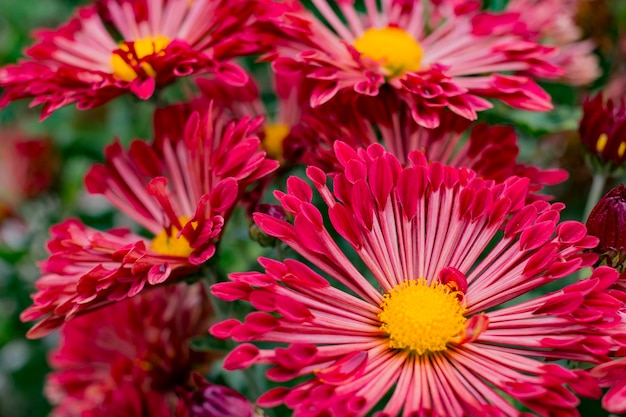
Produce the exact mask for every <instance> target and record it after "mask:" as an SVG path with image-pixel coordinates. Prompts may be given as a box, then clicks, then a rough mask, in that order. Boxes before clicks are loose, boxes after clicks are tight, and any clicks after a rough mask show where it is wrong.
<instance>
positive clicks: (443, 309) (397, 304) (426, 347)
mask: <svg viewBox="0 0 626 417" xmlns="http://www.w3.org/2000/svg"><path fill="white" fill-rule="evenodd" d="M457 296H458V291H453V290H452V289H451V288H450V287H449V286H447V285H444V284H441V283H439V282H437V281H433V282H432V283H430V284H428V283H427V282H426V280H424V279H422V278H420V279H419V280H414V279H411V280H407V281H404V282H403V283H401V284H399V285H396V286H395V287H394V288H392V289H391V291H389V292H388V293H387V294H385V295H384V296H383V302H382V305H381V306H380V308H381V309H382V311H381V312H380V313H379V314H378V318H379V319H380V321H381V322H382V325H381V326H380V328H381V330H383V331H385V332H386V333H387V334H388V335H389V347H390V348H392V349H408V350H411V351H413V352H415V353H417V354H418V355H423V354H424V353H426V352H439V351H443V350H446V346H447V344H448V342H451V341H453V340H455V339H456V338H457V337H458V336H459V335H460V334H461V333H462V332H463V330H464V329H465V323H466V321H467V319H466V318H465V317H463V314H464V313H465V307H463V306H462V305H461V303H460V302H459V298H458V297H457Z"/></svg>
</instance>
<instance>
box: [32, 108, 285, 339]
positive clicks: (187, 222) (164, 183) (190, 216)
mask: <svg viewBox="0 0 626 417" xmlns="http://www.w3.org/2000/svg"><path fill="white" fill-rule="evenodd" d="M190 110H191V109H190V108H188V107H187V106H172V107H170V108H166V109H163V110H158V111H157V113H156V114H155V125H156V129H155V131H156V132H157V134H156V136H157V137H156V139H155V142H154V144H152V145H148V144H146V143H145V142H144V141H141V140H136V141H134V142H133V143H132V144H131V146H130V150H129V151H128V152H124V151H123V150H122V148H121V146H120V145H119V144H118V143H114V144H112V145H110V146H109V147H108V148H107V151H106V154H107V160H106V163H105V164H104V165H96V166H94V167H93V168H92V169H91V170H90V171H89V173H88V174H87V176H86V178H85V183H86V185H87V189H88V190H89V191H90V192H92V193H99V194H103V195H104V196H105V197H106V198H107V199H108V200H109V201H110V202H111V203H112V204H113V205H114V206H115V207H117V208H118V209H119V210H120V211H122V212H123V213H124V214H126V215H127V216H129V217H130V218H132V219H133V220H135V221H136V222H137V223H139V224H140V225H141V226H143V227H144V228H145V229H146V230H148V231H149V232H151V233H152V236H153V238H152V239H148V238H143V237H140V236H138V235H136V234H133V233H131V232H130V231H128V230H126V229H114V230H110V231H108V232H99V231H97V230H94V229H91V228H89V227H86V226H84V225H83V224H81V223H80V222H78V221H76V220H67V221H65V222H63V223H61V224H59V225H57V226H55V227H53V228H52V231H51V232H52V235H53V237H52V240H51V241H50V242H49V243H48V250H49V251H50V253H51V255H50V258H49V259H48V260H46V261H45V262H42V263H41V265H40V269H41V272H42V274H43V276H42V277H41V278H40V279H39V280H38V281H37V282H36V284H35V285H36V287H37V290H38V292H37V293H36V294H35V295H33V300H34V305H33V306H31V307H29V308H28V309H27V310H26V311H24V312H23V313H22V316H21V318H22V320H24V321H32V320H38V319H43V320H42V321H40V322H39V323H37V324H36V325H35V326H34V327H33V328H32V329H31V330H30V331H29V333H28V336H29V337H33V338H34V337H41V336H44V335H46V334H47V333H49V332H51V331H52V330H54V329H56V328H57V327H59V326H60V325H61V324H62V323H63V322H64V321H67V320H69V319H71V318H72V317H74V316H75V315H76V314H79V313H82V312H85V311H88V310H91V309H93V308H97V307H100V306H102V305H104V304H108V303H111V302H113V301H119V300H122V299H124V298H127V297H132V296H134V295H136V294H138V293H139V292H140V291H142V290H143V288H144V286H146V285H150V286H153V285H159V284H165V283H172V282H176V280H177V279H178V278H180V277H182V276H185V275H188V274H189V273H190V272H194V271H196V270H198V269H199V267H200V265H202V263H204V262H206V261H207V260H208V259H209V258H211V257H212V256H213V254H214V253H215V250H216V244H217V242H218V241H219V239H220V236H221V234H222V231H223V226H224V223H225V222H226V221H227V220H228V218H229V217H230V215H231V213H232V211H233V209H234V207H235V204H236V203H237V201H238V200H239V199H240V198H241V196H242V195H243V193H244V190H245V189H246V187H247V186H248V185H249V184H250V183H251V182H253V181H255V180H257V179H259V178H262V177H263V176H265V175H267V174H268V173H270V172H272V171H273V170H274V169H276V168H277V166H278V163H277V162H276V161H273V160H269V159H266V158H265V153H264V152H262V151H261V150H260V149H259V142H260V141H259V139H258V138H257V137H256V136H254V135H253V134H252V133H251V132H254V131H255V130H256V129H257V128H258V126H259V124H260V123H261V121H260V120H259V119H256V120H250V119H249V118H245V119H242V120H234V121H230V120H229V119H226V118H225V115H224V114H222V113H220V112H219V109H216V108H213V107H209V109H208V110H207V109H206V108H204V109H200V112H201V113H202V114H203V116H202V117H201V116H200V115H199V113H198V112H197V111H196V112H194V113H192V114H191V116H189V113H190ZM185 121H186V123H185ZM161 126H162V127H163V128H160V127H161Z"/></svg>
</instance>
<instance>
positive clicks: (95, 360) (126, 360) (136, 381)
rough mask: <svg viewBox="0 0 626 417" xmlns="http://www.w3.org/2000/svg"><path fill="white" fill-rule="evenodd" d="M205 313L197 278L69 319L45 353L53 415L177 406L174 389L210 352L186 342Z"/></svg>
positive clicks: (208, 311)
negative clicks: (47, 354) (58, 340)
mask: <svg viewBox="0 0 626 417" xmlns="http://www.w3.org/2000/svg"><path fill="white" fill-rule="evenodd" d="M210 319H211V308H210V303H209V299H208V298H207V294H206V293H205V291H204V290H203V287H202V284H200V283H198V284H194V285H192V286H188V285H186V284H178V285H176V286H172V287H170V288H157V289H155V290H153V291H150V292H147V293H144V294H141V295H139V296H137V297H134V298H131V299H128V300H124V301H122V302H120V303H116V304H113V305H110V306H107V307H104V308H102V309H99V310H96V311H93V312H91V313H89V314H85V315H83V316H81V317H78V318H76V320H72V321H71V322H69V323H67V325H65V326H64V327H63V328H62V330H61V344H60V346H59V347H58V348H57V349H56V350H55V351H53V352H52V353H51V355H50V365H51V367H52V373H51V374H50V375H49V376H48V378H47V382H46V388H45V392H46V395H47V396H48V398H49V399H50V401H51V402H52V404H53V405H54V406H55V409H54V411H53V415H54V416H56V417H78V416H82V415H83V414H81V413H84V412H91V413H92V414H93V415H101V414H99V413H100V412H102V411H104V410H106V411H108V412H110V413H111V414H113V415H116V413H113V412H112V411H113V410H115V409H118V410H124V407H127V408H128V409H140V410H141V409H142V408H143V407H144V405H147V406H150V408H149V409H150V410H153V411H152V413H151V414H149V415H151V416H152V415H162V414H163V413H158V412H156V411H154V410H165V411H167V410H168V403H169V406H170V407H171V406H172V405H176V394H175V390H176V388H177V387H182V386H184V385H185V384H187V383H188V380H189V379H190V376H191V371H192V369H194V368H195V367H198V366H206V365H207V363H208V361H209V360H210V359H211V358H210V357H209V356H208V355H207V354H205V353H198V352H194V351H192V350H191V348H190V347H189V339H191V338H192V337H195V336H198V335H201V334H202V333H203V332H205V331H206V327H207V326H208V323H209V321H210ZM111 414H102V415H111ZM89 415H91V414H89ZM121 415H124V414H123V413H122V414H121ZM126 415H128V416H130V415H136V416H140V415H147V414H143V413H135V414H126ZM164 415H171V413H167V414H164Z"/></svg>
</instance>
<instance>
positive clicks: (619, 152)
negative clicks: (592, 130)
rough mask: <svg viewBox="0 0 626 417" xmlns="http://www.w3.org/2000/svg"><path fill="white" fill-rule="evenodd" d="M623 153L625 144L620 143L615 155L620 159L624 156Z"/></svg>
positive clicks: (625, 150)
mask: <svg viewBox="0 0 626 417" xmlns="http://www.w3.org/2000/svg"><path fill="white" fill-rule="evenodd" d="M624 152H626V142H622V143H620V144H619V148H617V154H618V155H619V157H620V158H621V157H622V156H624Z"/></svg>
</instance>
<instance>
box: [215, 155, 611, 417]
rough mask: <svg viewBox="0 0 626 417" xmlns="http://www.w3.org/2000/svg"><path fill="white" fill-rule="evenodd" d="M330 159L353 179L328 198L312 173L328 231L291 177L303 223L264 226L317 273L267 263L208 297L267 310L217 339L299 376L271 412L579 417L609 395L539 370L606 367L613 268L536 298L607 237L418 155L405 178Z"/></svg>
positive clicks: (224, 326)
mask: <svg viewBox="0 0 626 417" xmlns="http://www.w3.org/2000/svg"><path fill="white" fill-rule="evenodd" d="M335 149H336V151H337V153H338V155H337V157H338V158H337V159H338V160H339V161H340V163H341V164H342V166H343V171H342V172H341V173H339V174H338V175H336V176H335V178H334V181H333V184H334V187H333V188H334V190H332V191H331V190H330V189H329V188H328V186H327V184H326V183H327V177H326V175H325V174H324V173H323V172H322V171H321V170H319V169H317V168H309V169H308V170H307V174H308V177H309V179H310V180H311V181H312V182H313V184H314V185H315V188H316V189H317V191H318V193H319V195H320V196H321V197H322V199H323V201H324V203H325V204H326V205H327V206H328V207H329V208H328V215H329V218H330V223H331V224H332V227H328V226H326V225H325V224H324V220H323V216H322V213H320V212H319V211H318V210H317V209H316V207H315V206H314V205H313V204H312V203H311V201H312V198H313V191H312V190H311V187H310V186H308V185H307V184H306V183H305V182H304V181H303V180H301V179H299V178H297V177H291V178H290V179H289V181H288V184H287V190H288V191H287V192H286V193H282V192H277V193H276V197H277V198H278V199H279V200H280V202H281V204H282V205H283V207H284V208H285V210H287V211H288V212H290V213H291V214H292V215H293V217H294V222H293V225H292V224H290V223H287V222H285V221H280V220H278V219H276V218H274V217H272V216H267V215H264V214H257V215H256V221H257V223H258V224H259V226H260V227H261V228H262V229H263V230H264V231H265V232H266V233H268V234H269V235H272V236H275V237H277V238H279V239H280V240H282V241H283V242H285V243H286V244H288V245H289V246H290V247H291V248H293V249H294V250H295V251H296V252H298V253H299V254H300V255H301V256H302V257H303V258H305V259H307V260H308V261H309V262H310V264H311V266H312V267H314V268H315V270H314V269H312V267H311V266H307V265H306V264H304V263H302V262H299V261H296V260H293V259H287V260H285V261H283V262H279V261H275V260H271V259H264V258H261V259H260V263H261V265H262V266H263V268H264V271H262V272H246V273H235V274H232V275H231V277H230V278H231V282H226V283H219V284H216V285H214V286H213V287H212V289H211V292H212V293H213V294H214V295H216V296H217V297H219V298H221V299H223V300H246V301H249V302H250V303H251V304H252V306H254V308H256V309H257V310H259V311H255V312H253V313H250V314H249V315H248V316H247V317H246V318H245V321H244V322H240V321H238V320H236V319H228V320H226V321H223V322H221V323H218V324H216V325H214V326H213V327H212V328H211V332H212V334H213V335H215V336H217V337H221V338H227V337H231V338H233V339H234V340H236V341H241V342H244V341H245V342H248V341H256V342H261V343H262V346H261V347H259V346H257V345H254V344H252V343H244V344H241V345H239V346H238V347H237V348H235V349H234V350H233V351H232V352H231V353H230V354H229V356H228V357H227V358H226V359H225V362H224V367H225V368H226V369H240V368H245V367H248V366H250V365H252V364H256V363H260V364H270V365H272V367H271V368H270V369H269V370H268V371H267V377H268V378H269V379H272V380H275V381H288V380H291V379H294V378H297V379H298V384H297V385H296V386H295V387H291V388H287V387H279V388H275V389H272V390H270V391H268V392H267V393H265V394H264V395H262V396H261V397H260V399H259V401H258V403H259V404H260V405H261V406H274V405H277V404H280V403H284V404H286V405H287V406H288V407H290V408H292V409H293V410H294V416H364V415H366V414H367V413H368V412H369V411H371V410H378V413H376V414H375V415H376V416H381V417H382V416H399V415H404V416H430V417H435V416H437V417H444V416H445V417H461V416H463V417H467V416H486V415H498V416H530V415H532V414H531V413H529V412H521V411H519V410H518V409H517V408H516V407H515V406H514V405H512V404H511V403H510V402H509V401H508V400H507V398H512V399H514V400H516V401H519V402H520V403H521V404H523V405H524V406H525V407H528V409H530V410H532V411H533V412H534V413H536V414H538V415H542V416H554V415H560V416H577V415H578V412H577V411H576V405H577V404H578V402H579V400H578V398H577V394H578V395H585V396H592V397H599V395H600V390H599V388H598V386H597V383H596V382H595V381H594V379H593V378H591V377H590V375H589V374H588V372H587V371H586V370H583V369H575V370H569V369H566V368H565V367H564V366H562V365H560V364H558V363H556V362H549V363H548V362H545V361H544V359H547V360H550V361H553V360H559V359H569V360H574V361H580V362H591V363H600V362H603V361H605V360H606V359H607V356H606V355H607V353H608V352H609V350H610V348H611V343H610V341H611V339H610V335H609V330H610V329H612V328H614V327H616V326H618V325H620V321H621V319H620V316H619V313H618V311H617V310H618V307H619V306H620V305H621V303H620V302H619V301H618V300H617V299H615V298H613V297H611V296H610V295H609V294H608V293H607V292H606V289H607V288H608V287H609V286H610V285H611V284H612V283H613V282H614V281H615V280H616V278H617V273H616V272H615V271H614V270H613V269H610V268H606V267H603V268H599V269H597V270H596V271H595V272H594V273H593V275H592V276H591V277H590V278H589V279H586V280H584V281H580V282H577V283H575V284H572V285H569V286H564V287H563V288H562V289H561V290H558V291H556V292H553V293H549V294H546V295H540V296H536V295H534V294H533V293H531V291H532V290H534V289H536V288H538V287H540V286H541V285H543V284H546V283H552V284H553V285H554V284H555V283H558V282H559V280H560V279H561V278H564V277H566V276H568V275H569V274H571V273H573V272H575V271H577V270H579V269H580V268H583V267H586V266H589V265H591V264H592V263H593V262H594V260H595V258H596V256H595V255H594V254H590V253H585V252H584V251H585V250H587V249H590V248H592V247H593V246H595V244H596V243H597V239H596V238H594V237H591V236H588V235H587V233H586V230H585V227H584V226H583V225H582V224H580V223H578V222H573V221H567V222H563V223H560V224H559V223H558V220H559V212H560V210H561V209H562V208H563V205H562V204H554V205H550V204H549V203H547V202H545V201H536V202H534V203H531V204H525V199H526V193H527V192H528V180H526V179H520V178H516V177H512V178H510V179H509V180H507V181H505V182H504V183H502V184H494V183H493V181H486V180H482V179H480V178H478V177H477V175H476V174H475V173H474V172H472V171H470V170H467V169H458V168H453V167H449V166H445V165H442V164H440V163H432V164H427V163H426V159H425V157H424V155H423V154H421V153H420V152H418V151H415V152H413V153H411V155H410V157H409V160H410V164H409V165H408V166H407V167H404V168H403V167H402V166H401V165H400V163H399V161H398V160H397V159H396V158H395V157H394V156H392V155H391V154H389V153H386V152H385V151H384V150H383V148H382V147H381V146H380V145H372V146H370V147H368V148H367V150H360V151H358V152H355V151H353V150H351V148H349V147H348V146H346V145H343V146H342V145H341V144H340V143H338V144H337V145H336V146H335ZM510 216H512V217H510ZM505 222H506V226H505V227H504V229H503V233H502V235H498V231H499V230H502V228H503V226H504V224H505ZM333 231H335V232H337V233H338V234H339V235H340V236H341V237H342V238H343V239H344V240H345V241H344V242H339V241H336V240H335V238H333V236H335V234H334V233H333ZM349 247H351V249H352V250H353V251H354V252H356V255H358V263H355V262H353V261H351V260H350V259H354V258H350V257H348V256H347V253H346V252H345V251H346V250H347V249H348V248H349ZM488 247H489V248H490V249H487V248H488ZM318 271H319V272H318ZM267 342H274V343H279V344H281V345H283V344H284V345H285V346H281V347H275V348H271V347H270V346H271V345H268V343H267Z"/></svg>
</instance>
